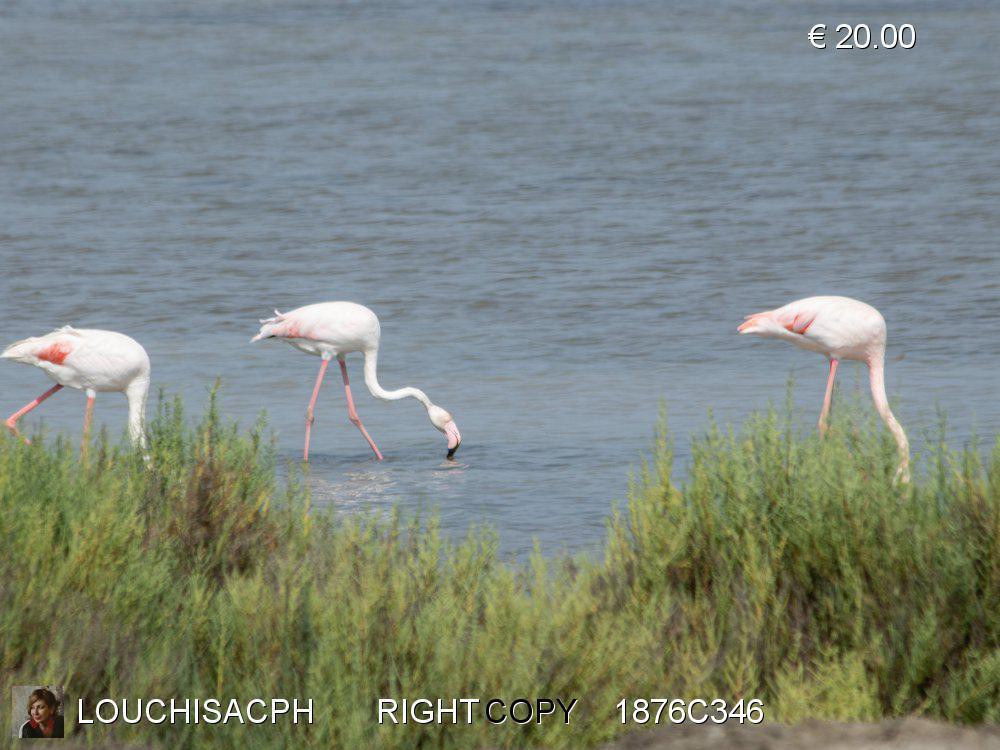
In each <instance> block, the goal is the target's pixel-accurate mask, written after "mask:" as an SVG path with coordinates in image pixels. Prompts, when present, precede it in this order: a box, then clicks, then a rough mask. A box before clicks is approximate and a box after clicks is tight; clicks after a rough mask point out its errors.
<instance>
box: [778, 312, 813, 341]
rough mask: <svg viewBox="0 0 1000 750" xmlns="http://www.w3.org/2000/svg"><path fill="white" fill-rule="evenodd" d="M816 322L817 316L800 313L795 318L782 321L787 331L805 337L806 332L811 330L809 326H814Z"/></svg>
mask: <svg viewBox="0 0 1000 750" xmlns="http://www.w3.org/2000/svg"><path fill="white" fill-rule="evenodd" d="M814 320H816V314H815V313H813V314H812V315H808V314H805V313H798V314H797V315H795V317H794V318H792V319H791V320H788V319H787V318H786V319H785V320H784V321H782V325H784V327H785V329H786V330H788V331H791V332H792V333H797V334H799V335H800V336H804V335H805V333H806V331H808V330H809V326H811V325H812V324H813V321H814Z"/></svg>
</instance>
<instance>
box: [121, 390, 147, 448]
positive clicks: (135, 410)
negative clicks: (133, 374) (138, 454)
mask: <svg viewBox="0 0 1000 750" xmlns="http://www.w3.org/2000/svg"><path fill="white" fill-rule="evenodd" d="M148 395H149V377H141V378H139V379H137V380H133V381H132V382H131V383H130V384H129V386H128V388H126V389H125V398H126V400H127V401H128V435H129V437H130V438H131V439H132V442H133V443H138V444H139V445H140V446H141V447H143V448H145V447H146V429H145V427H146V424H145V423H146V397H147V396H148Z"/></svg>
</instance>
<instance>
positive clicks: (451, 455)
mask: <svg viewBox="0 0 1000 750" xmlns="http://www.w3.org/2000/svg"><path fill="white" fill-rule="evenodd" d="M459 445H461V443H459V444H458V445H456V446H455V447H454V448H449V449H448V455H447V456H445V458H448V459H451V460H452V461H454V460H455V451H457V450H458V446H459Z"/></svg>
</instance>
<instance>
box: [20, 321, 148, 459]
mask: <svg viewBox="0 0 1000 750" xmlns="http://www.w3.org/2000/svg"><path fill="white" fill-rule="evenodd" d="M0 357H2V358H3V359H10V360H13V361H15V362H22V363H24V364H28V365H34V366H35V367H38V368H39V369H41V370H43V371H44V372H45V374H46V375H48V376H49V377H50V378H51V379H52V380H54V381H55V382H56V384H57V385H56V387H55V388H53V389H51V390H50V391H48V392H46V393H45V394H43V395H42V396H40V397H39V398H38V399H36V400H35V401H33V402H31V403H30V404H28V405H27V406H26V407H24V408H23V409H21V410H20V411H18V412H15V414H13V415H11V417H10V418H9V419H8V420H7V427H8V428H10V430H11V431H12V432H14V433H15V434H16V433H17V427H16V424H17V420H18V419H20V418H21V417H22V416H24V415H25V414H27V413H28V412H29V411H31V410H32V409H34V408H35V407H36V406H38V404H40V403H41V402H42V401H44V400H45V399H46V398H48V397H49V396H50V395H52V394H53V393H55V392H56V391H57V390H59V389H60V388H63V387H67V388H75V389H77V390H82V391H85V392H86V394H87V415H86V419H85V422H84V445H86V434H87V432H88V430H89V428H90V418H91V413H92V409H93V403H94V398H95V396H96V394H97V393H107V392H112V391H118V392H121V393H124V394H125V398H126V399H127V401H128V404H129V435H130V436H131V438H132V439H133V440H134V441H136V442H138V443H140V444H144V442H145V436H144V433H143V421H144V418H145V407H146V396H147V394H148V392H149V375H150V364H149V356H148V355H147V354H146V350H145V349H143V348H142V345H141V344H139V342H137V341H136V340H135V339H133V338H131V337H130V336H126V335H125V334H123V333H117V332H115V331H103V330H100V329H96V328H72V327H71V326H64V327H62V328H59V329H57V330H55V331H52V332H51V333H47V334H45V335H44V336H34V337H31V338H27V339H23V340H21V341H17V342H15V343H13V344H11V345H10V346H8V347H7V348H6V349H5V350H4V352H3V354H2V355H0Z"/></svg>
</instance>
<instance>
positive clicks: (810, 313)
mask: <svg viewBox="0 0 1000 750" xmlns="http://www.w3.org/2000/svg"><path fill="white" fill-rule="evenodd" d="M739 331H740V333H753V334H756V335H758V336H761V337H763V338H777V339H782V340H783V341H788V342H791V343H793V344H795V345H796V346H800V347H802V348H803V349H808V350H809V351H813V352H817V353H819V354H822V355H824V356H826V357H828V358H829V359H852V360H857V361H860V362H867V361H868V359H869V358H870V357H871V355H872V354H873V353H875V352H876V350H877V349H878V347H881V348H882V350H883V351H884V350H885V333H886V327H885V319H884V318H883V317H882V313H880V312H879V311H878V310H876V309H875V308H874V307H872V306H871V305H869V304H867V303H865V302H861V301H860V300H856V299H851V298H850V297H807V298H806V299H800V300H796V301H795V302H790V303H789V304H787V305H785V306H784V307H779V308H778V309H776V310H768V311H766V312H763V313H756V314H754V315H748V316H747V317H746V322H745V323H744V324H743V325H742V326H740V328H739Z"/></svg>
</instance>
